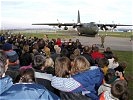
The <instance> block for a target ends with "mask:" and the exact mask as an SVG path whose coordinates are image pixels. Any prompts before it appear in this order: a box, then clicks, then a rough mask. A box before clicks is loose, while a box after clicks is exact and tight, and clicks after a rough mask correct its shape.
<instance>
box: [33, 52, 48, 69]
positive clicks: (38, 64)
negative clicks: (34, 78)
mask: <svg viewBox="0 0 133 100" xmlns="http://www.w3.org/2000/svg"><path fill="white" fill-rule="evenodd" d="M45 60H46V58H45V56H43V55H41V54H40V55H36V56H35V57H34V62H33V67H34V68H35V69H39V70H40V69H41V68H42V66H44V64H45Z"/></svg>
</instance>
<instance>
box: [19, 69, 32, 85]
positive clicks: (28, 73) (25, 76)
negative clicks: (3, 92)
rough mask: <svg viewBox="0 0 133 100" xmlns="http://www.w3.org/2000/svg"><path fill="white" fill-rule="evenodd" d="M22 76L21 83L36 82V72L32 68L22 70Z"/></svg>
mask: <svg viewBox="0 0 133 100" xmlns="http://www.w3.org/2000/svg"><path fill="white" fill-rule="evenodd" d="M20 73H21V77H20V80H19V83H34V82H35V72H34V70H33V69H32V68H28V69H25V70H24V71H22V72H20Z"/></svg>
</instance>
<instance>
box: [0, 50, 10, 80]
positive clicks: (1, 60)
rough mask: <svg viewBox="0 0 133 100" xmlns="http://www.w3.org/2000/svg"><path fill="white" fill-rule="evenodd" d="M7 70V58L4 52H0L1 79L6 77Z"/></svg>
mask: <svg viewBox="0 0 133 100" xmlns="http://www.w3.org/2000/svg"><path fill="white" fill-rule="evenodd" d="M7 68H8V65H7V57H6V55H5V53H4V52H3V51H0V78H1V77H2V76H3V75H4V73H5V72H6V70H7Z"/></svg>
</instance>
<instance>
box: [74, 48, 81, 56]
mask: <svg viewBox="0 0 133 100" xmlns="http://www.w3.org/2000/svg"><path fill="white" fill-rule="evenodd" d="M73 54H74V55H75V56H79V55H80V50H79V49H78V48H77V49H75V50H74V52H73Z"/></svg>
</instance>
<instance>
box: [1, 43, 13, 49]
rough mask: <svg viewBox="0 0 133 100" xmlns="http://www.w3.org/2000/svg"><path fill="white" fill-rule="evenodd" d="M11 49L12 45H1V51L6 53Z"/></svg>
mask: <svg viewBox="0 0 133 100" xmlns="http://www.w3.org/2000/svg"><path fill="white" fill-rule="evenodd" d="M11 49H12V44H10V43H5V44H4V45H3V50H4V51H8V50H11Z"/></svg>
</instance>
